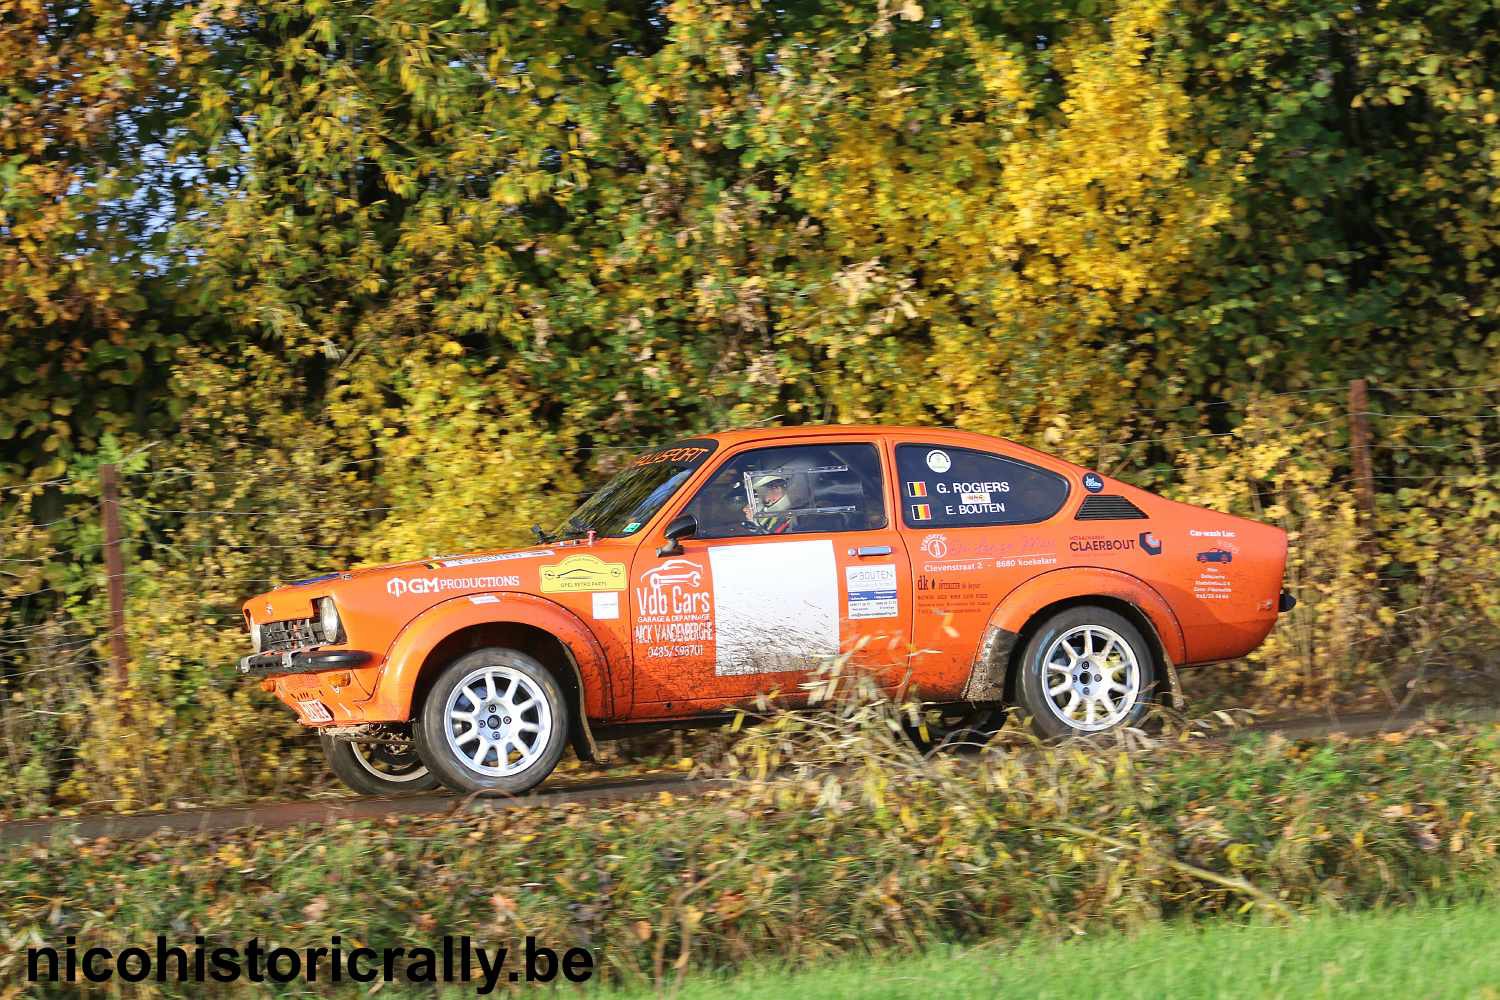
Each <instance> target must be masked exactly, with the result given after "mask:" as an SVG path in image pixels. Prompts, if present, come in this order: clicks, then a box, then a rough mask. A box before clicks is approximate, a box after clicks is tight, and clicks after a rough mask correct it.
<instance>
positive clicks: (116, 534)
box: [99, 465, 130, 684]
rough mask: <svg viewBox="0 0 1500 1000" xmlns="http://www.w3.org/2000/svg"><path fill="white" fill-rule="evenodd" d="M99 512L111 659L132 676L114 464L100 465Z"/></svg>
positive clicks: (120, 674)
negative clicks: (105, 577)
mask: <svg viewBox="0 0 1500 1000" xmlns="http://www.w3.org/2000/svg"><path fill="white" fill-rule="evenodd" d="M99 486H100V496H99V514H100V517H102V518H103V520H104V567H105V571H106V572H107V573H108V574H109V654H110V655H109V658H110V661H111V663H112V664H113V666H114V670H115V676H116V677H117V678H119V681H120V683H121V684H124V683H125V682H126V681H127V680H129V678H130V651H129V649H128V648H127V647H126V645H125V558H124V556H123V555H122V554H121V552H120V480H119V478H118V477H117V475H116V473H115V467H114V466H113V465H101V466H99Z"/></svg>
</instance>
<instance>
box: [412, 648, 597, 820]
mask: <svg viewBox="0 0 1500 1000" xmlns="http://www.w3.org/2000/svg"><path fill="white" fill-rule="evenodd" d="M568 723H569V719H568V702H567V699H566V698H564V697H563V693H562V689H561V688H560V687H559V686H558V684H557V680H556V678H554V677H553V676H552V672H551V671H549V670H548V669H547V668H546V667H544V666H543V665H542V664H541V663H540V662H538V661H537V660H536V659H535V658H534V657H531V656H527V655H526V654H525V653H522V652H519V651H517V650H514V649H497V648H489V649H478V650H475V651H474V652H472V653H468V654H466V655H464V656H461V657H459V658H458V659H456V660H454V661H453V662H452V663H450V664H448V665H447V666H446V667H444V668H443V670H442V672H441V673H440V674H439V675H438V677H437V679H436V680H435V681H434V682H433V685H432V687H431V688H430V689H429V690H428V692H427V696H426V698H425V699H424V701H423V702H422V705H421V707H420V708H419V709H418V712H417V719H416V722H415V724H414V725H413V726H412V730H413V734H414V735H415V737H416V744H417V752H418V753H419V754H420V755H421V757H422V760H423V761H425V762H426V764H427V766H428V767H429V768H431V769H432V772H433V773H434V774H435V775H437V777H438V780H440V781H441V782H442V783H443V784H445V785H447V786H448V787H449V788H452V789H453V790H455V791H459V792H490V793H494V794H500V795H520V794H521V793H522V792H525V791H528V790H529V789H531V788H533V787H535V786H536V785H538V784H540V783H541V782H542V780H543V779H545V778H546V777H547V775H549V774H551V773H552V769H553V768H554V767H556V766H557V762H558V760H559V759H560V758H561V757H562V752H563V746H564V744H566V742H567V736H568Z"/></svg>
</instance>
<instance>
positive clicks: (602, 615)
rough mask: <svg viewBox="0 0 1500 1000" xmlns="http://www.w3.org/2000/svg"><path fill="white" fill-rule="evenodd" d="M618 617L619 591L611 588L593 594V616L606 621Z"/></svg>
mask: <svg viewBox="0 0 1500 1000" xmlns="http://www.w3.org/2000/svg"><path fill="white" fill-rule="evenodd" d="M619 617H620V592H619V591H618V590H611V591H608V592H605V593H597V594H595V595H594V618H595V619H597V620H599V621H608V620H610V619H612V618H619Z"/></svg>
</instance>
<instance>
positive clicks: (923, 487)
mask: <svg viewBox="0 0 1500 1000" xmlns="http://www.w3.org/2000/svg"><path fill="white" fill-rule="evenodd" d="M906 495H907V496H909V497H914V498H921V497H925V496H926V495H927V484H926V483H924V482H916V483H907V484H906Z"/></svg>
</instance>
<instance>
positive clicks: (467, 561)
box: [427, 549, 557, 569]
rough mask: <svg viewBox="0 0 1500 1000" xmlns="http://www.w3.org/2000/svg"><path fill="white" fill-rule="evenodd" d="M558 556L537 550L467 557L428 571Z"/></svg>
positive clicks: (439, 563) (432, 565) (438, 564)
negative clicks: (439, 568)
mask: <svg viewBox="0 0 1500 1000" xmlns="http://www.w3.org/2000/svg"><path fill="white" fill-rule="evenodd" d="M555 555H557V553H556V552H554V551H553V550H552V549H536V550H533V551H531V552H501V553H499V554H498V555H493V556H465V557H464V558H462V559H448V558H444V559H439V560H437V562H436V563H428V564H427V568H428V569H437V568H438V567H442V568H443V569H453V568H454V567H457V566H480V565H483V564H484V563H497V562H509V561H510V560H512V559H533V558H547V557H549V556H555Z"/></svg>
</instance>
